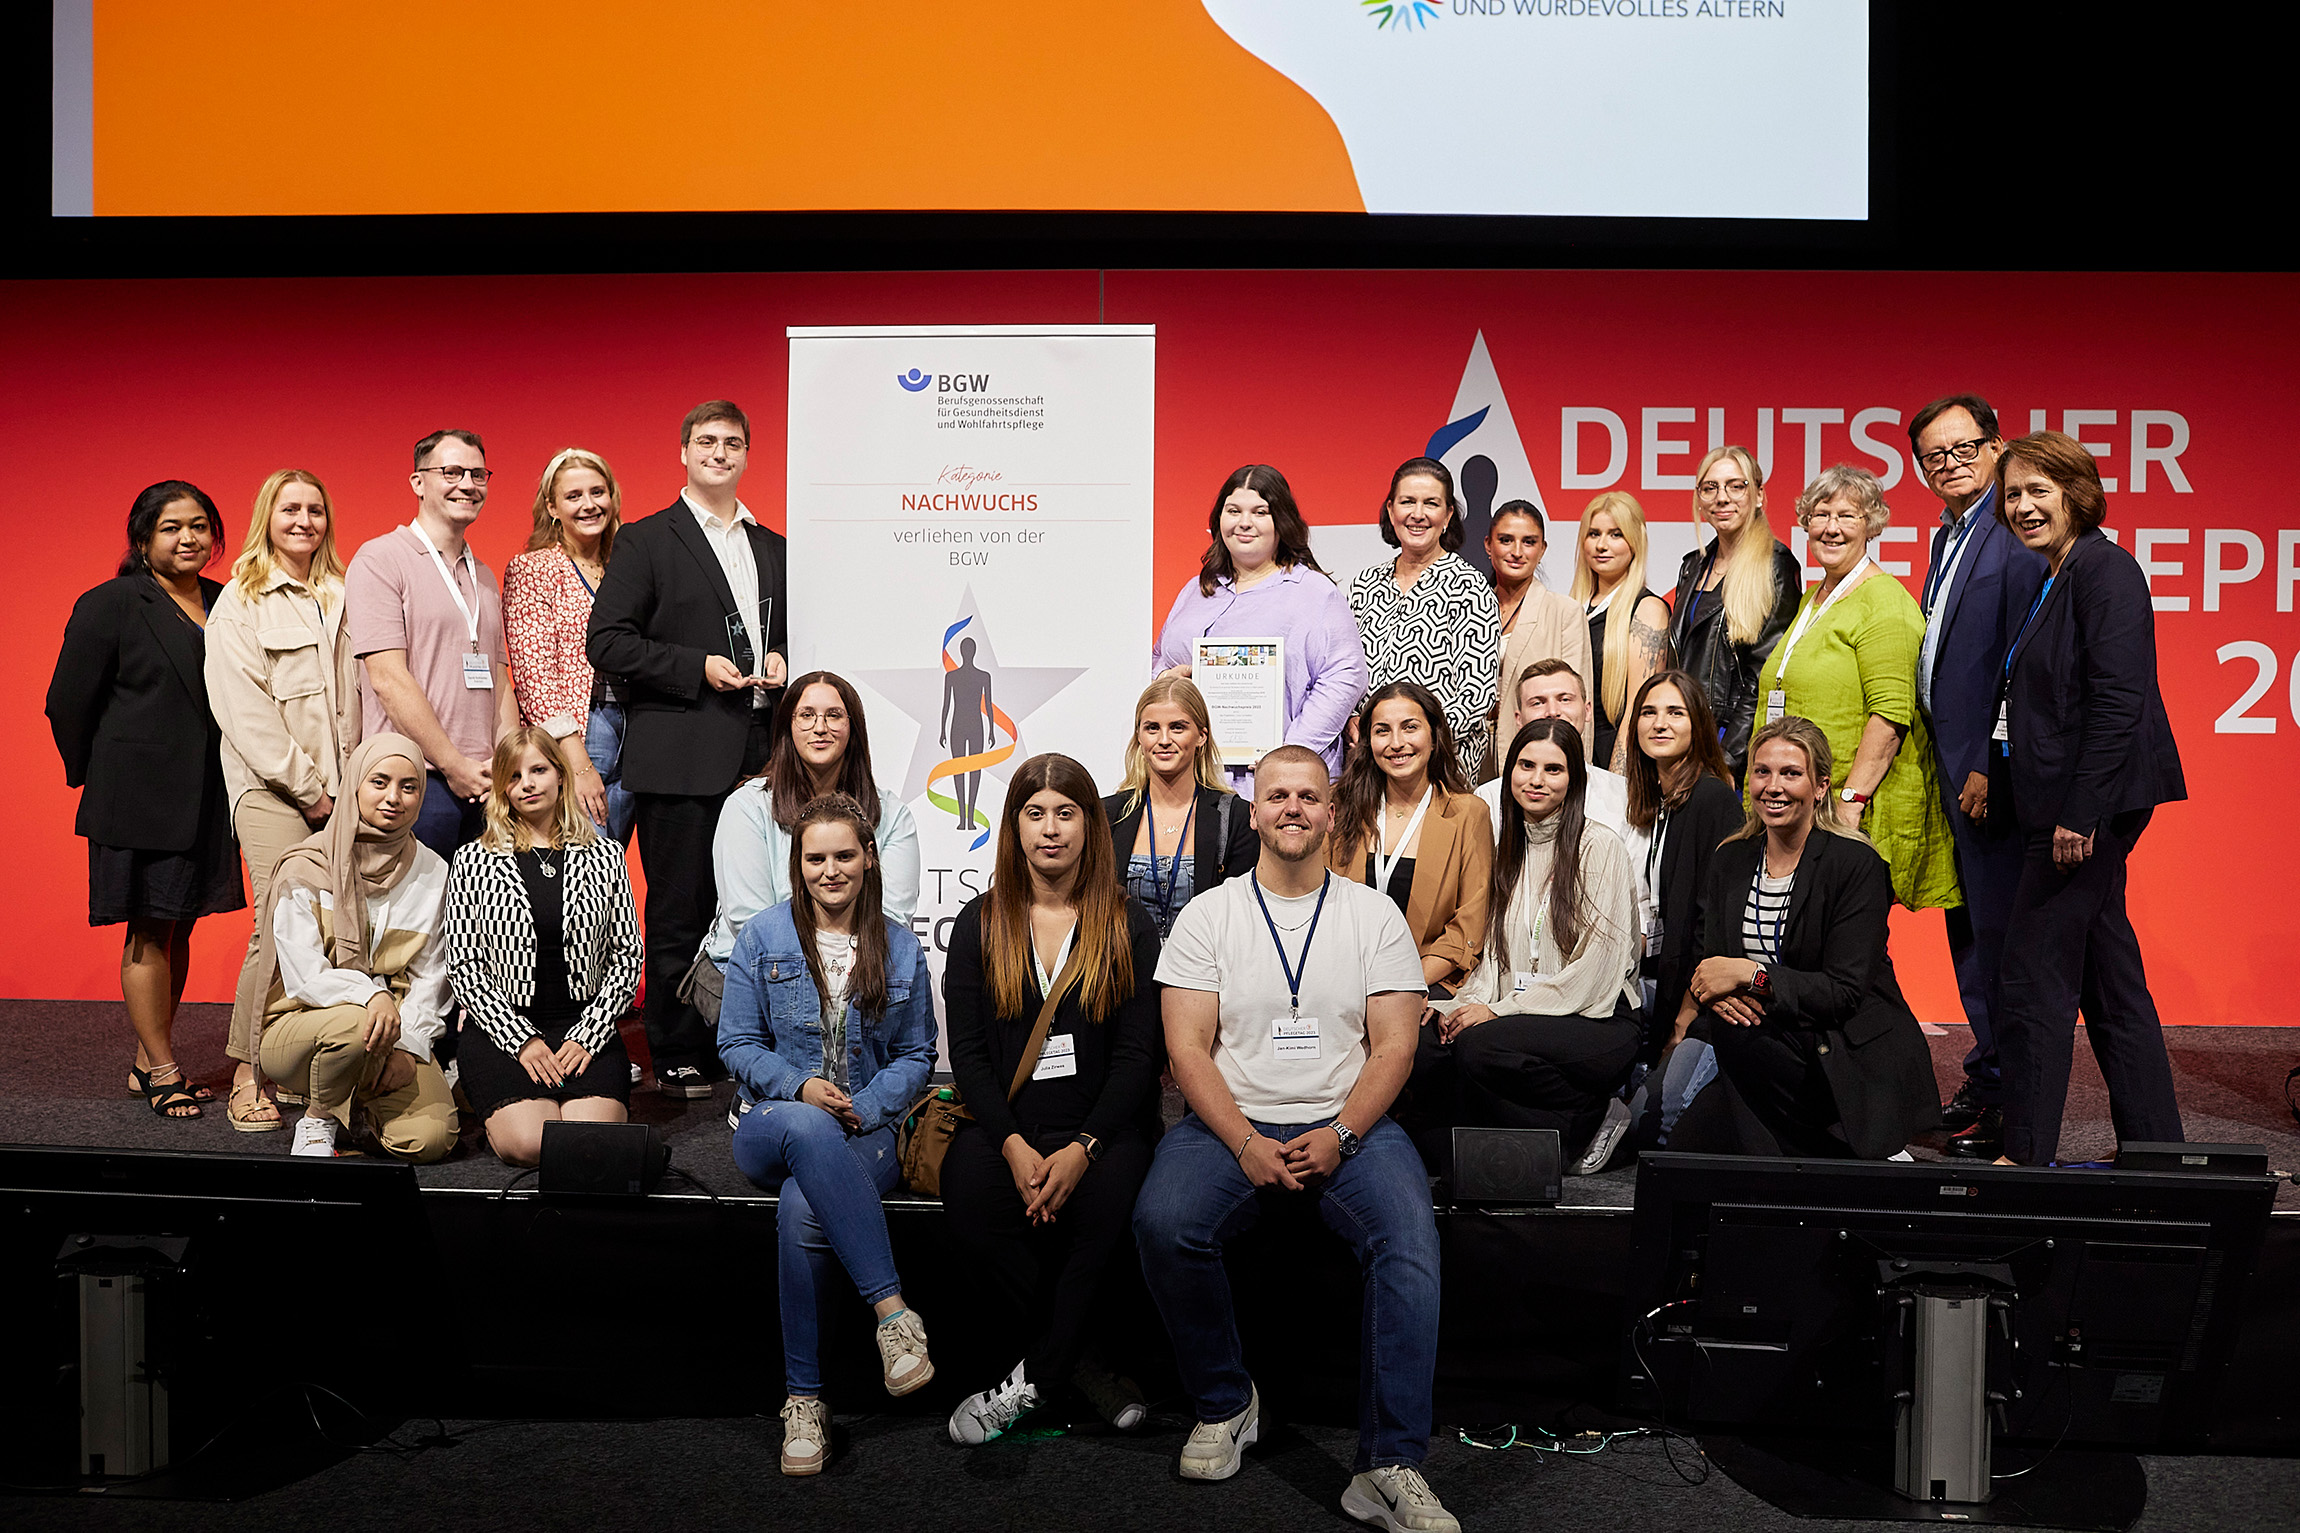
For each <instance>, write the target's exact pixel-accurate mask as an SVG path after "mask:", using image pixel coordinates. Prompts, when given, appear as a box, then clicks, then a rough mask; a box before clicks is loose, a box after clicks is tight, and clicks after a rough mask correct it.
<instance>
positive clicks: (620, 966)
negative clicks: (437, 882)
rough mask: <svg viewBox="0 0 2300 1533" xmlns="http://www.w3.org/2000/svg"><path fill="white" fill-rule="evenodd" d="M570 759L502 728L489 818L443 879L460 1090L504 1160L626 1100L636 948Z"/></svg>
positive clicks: (624, 876) (616, 846)
mask: <svg viewBox="0 0 2300 1533" xmlns="http://www.w3.org/2000/svg"><path fill="white" fill-rule="evenodd" d="M567 767H568V758H567V756H566V753H565V751H564V750H563V749H562V747H561V746H560V744H559V742H558V741H557V740H555V739H553V738H552V736H551V732H550V731H549V730H548V729H546V728H545V727H543V726H542V725H539V724H529V725H526V726H524V727H522V728H519V729H515V730H513V731H512V732H511V733H509V734H507V735H505V736H504V737H503V739H502V740H501V741H500V742H499V743H498V744H497V745H496V747H495V760H494V762H493V764H492V766H491V768H490V771H489V775H490V777H491V778H492V781H493V786H492V787H490V788H489V790H488V794H487V827H486V829H485V830H483V831H481V832H480V835H479V839H478V840H476V841H473V842H471V843H470V844H468V845H466V846H464V847H463V848H462V849H461V850H459V851H458V852H457V853H456V854H455V862H454V865H453V866H452V867H451V868H450V869H449V870H448V876H447V908H446V914H445V916H444V918H443V921H442V926H443V929H444V931H445V933H446V936H447V958H448V964H449V971H448V981H449V984H450V985H451V986H452V987H453V988H454V991H455V998H456V999H457V1000H458V1001H460V1002H462V1004H463V1009H464V1013H465V1015H466V1016H467V1017H468V1018H469V1020H470V1022H471V1026H469V1027H467V1028H465V1029H464V1032H463V1045H462V1051H461V1055H460V1058H461V1062H462V1086H463V1090H464V1094H465V1095H466V1096H467V1097H468V1098H470V1101H471V1105H472V1106H473V1107H475V1108H477V1109H478V1111H479V1114H480V1117H481V1118H482V1119H483V1120H484V1122H485V1123H486V1125H487V1142H488V1144H489V1145H490V1146H491V1147H492V1148H493V1149H494V1151H495V1153H496V1154H497V1155H499V1156H501V1157H502V1158H503V1159H504V1160H506V1161H508V1162H510V1163H511V1164H512V1165H515V1166H532V1165H534V1164H535V1163H536V1162H537V1161H538V1160H540V1159H541V1158H542V1153H543V1125H544V1124H546V1123H549V1122H551V1121H552V1120H553V1119H558V1118H565V1119H568V1120H570V1121H579V1122H587V1123H621V1122H622V1121H623V1120H624V1118H625V1116H626V1115H627V1113H628V1110H629V1105H630V1100H631V1075H630V1070H631V1061H630V1056H629V1055H628V1054H626V1053H625V1052H624V1049H623V1039H622V1036H621V1035H620V1034H619V1033H618V1032H617V1031H616V1028H615V1023H616V1019H617V1018H619V1017H621V1016H622V1015H623V1012H624V1011H625V1010H626V1009H627V1008H628V1007H629V1006H630V1004H631V996H632V994H633V992H635V991H636V990H637V989H638V988H639V971H640V968H641V966H642V963H643V961H644V956H645V949H644V946H643V944H642V943H641V941H640V937H639V918H638V913H637V911H636V909H635V908H634V907H633V904H632V900H631V876H630V873H629V871H628V870H627V869H626V868H625V866H624V863H623V847H622V844H621V843H620V842H618V841H616V840H615V839H614V837H612V836H609V835H605V834H602V833H600V832H599V831H598V830H597V829H596V828H595V827H594V826H593V825H592V823H591V817H590V815H589V814H587V813H586V812H585V811H584V809H583V806H582V804H581V802H580V801H579V799H578V797H577V795H576V793H575V790H574V788H573V785H572V784H571V783H570V781H569V777H568V770H567Z"/></svg>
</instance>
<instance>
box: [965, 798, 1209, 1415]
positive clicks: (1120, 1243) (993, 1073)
mask: <svg viewBox="0 0 2300 1533" xmlns="http://www.w3.org/2000/svg"><path fill="white" fill-rule="evenodd" d="M1108 838H1109V830H1108V827H1107V826H1106V825H1105V824H1104V822H1103V817H1102V811H1101V803H1100V800H1098V799H1097V798H1096V797H1095V794H1094V779H1093V778H1092V777H1089V776H1088V775H1087V773H1086V769H1085V768H1084V767H1082V766H1080V765H1079V764H1078V763H1077V762H1075V761H1073V760H1071V759H1070V758H1069V757H1068V756H1054V755H1047V756H1033V757H1032V758H1031V759H1030V760H1028V761H1026V762H1024V763H1023V764H1022V767H1021V769H1020V770H1019V771H1017V772H1016V773H1015V774H1014V781H1013V783H1012V785H1011V786H1009V787H1008V789H1007V790H1006V807H1005V808H1004V809H1003V810H1001V811H1000V814H999V831H998V863H997V869H996V872H995V873H994V875H993V876H992V878H991V883H990V892H989V893H987V894H984V895H982V896H980V897H978V898H976V899H974V900H972V901H970V902H969V903H968V904H967V906H966V908H965V909H963V910H961V911H960V912H959V913H958V918H957V920H955V921H954V922H953V923H952V924H951V933H950V950H949V954H948V957H947V959H946V961H945V964H944V968H943V992H942V994H943V1011H944V1014H945V1016H946V1017H947V1018H948V1020H949V1023H950V1070H951V1074H952V1076H953V1077H954V1078H955V1079H956V1080H957V1082H958V1089H959V1095H960V1097H961V1099H962V1100H963V1101H964V1102H965V1104H966V1109H967V1112H968V1114H969V1115H970V1117H971V1120H972V1121H970V1122H967V1123H965V1124H962V1125H961V1126H960V1128H959V1130H958V1133H957V1134H956V1135H955V1136H954V1137H953V1138H952V1139H951V1142H950V1148H949V1150H948V1152H947V1153H946V1155H945V1157H944V1160H943V1164H942V1199H943V1206H944V1208H945V1209H946V1210H947V1211H948V1213H949V1215H950V1227H951V1230H952V1232H953V1233H954V1234H955V1235H957V1236H958V1238H959V1241H960V1244H961V1245H962V1246H963V1247H964V1248H965V1249H966V1251H967V1253H968V1254H969V1256H970V1257H971V1259H972V1262H973V1265H974V1266H975V1267H976V1268H977V1270H978V1271H979V1272H980V1274H981V1275H982V1278H983V1280H984V1282H985V1286H986V1287H987V1288H988V1289H989V1290H990V1292H991V1294H992V1295H993V1296H994V1299H995V1301H996V1302H995V1305H994V1309H993V1313H994V1314H996V1313H998V1312H999V1311H1000V1310H1003V1311H1004V1316H1003V1323H1002V1324H1001V1325H1000V1326H999V1331H1001V1332H1003V1333H1005V1334H1007V1335H1010V1336H1011V1337H1012V1338H1013V1341H1014V1348H1013V1352H1010V1353H1008V1354H1007V1355H1009V1356H1011V1355H1014V1353H1016V1352H1018V1353H1020V1355H1021V1360H1020V1361H1019V1362H1017V1363H1016V1364H1015V1365H1014V1368H1013V1370H1012V1371H1011V1372H1010V1373H1008V1374H1007V1376H1006V1377H1005V1378H1004V1379H1002V1380H999V1381H998V1382H996V1383H993V1384H992V1385H990V1387H988V1388H987V1389H984V1390H982V1391H981V1392H980V1393H978V1394H974V1395H970V1396H968V1397H967V1398H966V1399H965V1400H963V1401H961V1402H959V1406H958V1409H957V1410H955V1411H953V1412H952V1413H951V1417H950V1435H951V1439H952V1440H953V1441H954V1442H960V1443H965V1444H969V1445H972V1444H976V1443H982V1442H987V1441H989V1440H990V1439H991V1438H993V1437H996V1436H997V1435H999V1433H1001V1432H1003V1431H1005V1430H1006V1429H1007V1428H1008V1427H1010V1426H1012V1425H1013V1424H1014V1423H1015V1421H1016V1420H1017V1419H1019V1418H1020V1417H1021V1415H1022V1413H1023V1412H1025V1411H1027V1410H1029V1409H1031V1408H1032V1407H1033V1406H1036V1405H1040V1404H1044V1403H1047V1402H1048V1401H1050V1400H1053V1399H1056V1398H1059V1397H1060V1396H1062V1395H1064V1394H1066V1393H1067V1392H1068V1390H1069V1389H1070V1388H1071V1386H1072V1385H1074V1384H1075V1385H1077V1386H1078V1387H1079V1388H1080V1390H1081V1391H1082V1392H1083V1393H1084V1394H1085V1395H1086V1396H1087V1398H1088V1399H1089V1400H1090V1401H1091V1402H1092V1403H1093V1405H1094V1407H1095V1408H1096V1409H1097V1410H1098V1411H1099V1412H1100V1413H1101V1414H1102V1416H1103V1417H1104V1418H1105V1419H1106V1420H1108V1421H1109V1422H1110V1423H1111V1424H1112V1425H1113V1426H1117V1427H1121V1428H1124V1427H1130V1426H1134V1425H1137V1424H1139V1423H1140V1421H1141V1419H1142V1417H1143V1415H1144V1413H1145V1410H1146V1407H1145V1406H1144V1404H1143V1402H1142V1398H1141V1394H1140V1391H1138V1390H1136V1389H1134V1388H1133V1387H1132V1386H1131V1385H1129V1384H1126V1383H1125V1381H1123V1380H1119V1379H1114V1378H1112V1377H1111V1376H1110V1375H1109V1374H1108V1373H1107V1372H1106V1371H1105V1370H1103V1369H1102V1368H1101V1367H1100V1366H1099V1365H1098V1364H1095V1363H1093V1362H1091V1361H1090V1360H1089V1357H1088V1352H1089V1348H1090V1346H1091V1330H1092V1327H1091V1321H1092V1319H1093V1307H1094V1300H1095V1296H1096V1292H1097V1290H1098V1289H1099V1288H1100V1286H1101V1281H1102V1275H1103V1273H1104V1272H1105V1271H1106V1270H1107V1269H1108V1267H1109V1266H1110V1264H1111V1262H1112V1261H1113V1260H1114V1259H1115V1258H1116V1257H1117V1256H1118V1254H1119V1252H1121V1251H1122V1250H1130V1247H1131V1238H1132V1237H1131V1220H1132V1218H1133V1211H1134V1195H1135V1194H1136V1193H1137V1192H1139V1191H1140V1190H1141V1187H1142V1179H1143V1177H1144V1176H1145V1175H1147V1174H1148V1173H1149V1170H1150V1148H1151V1144H1152V1142H1153V1141H1154V1140H1155V1139H1156V1138H1157V1136H1158V1128H1159V1123H1158V1072H1159V1070H1160V1069H1161V1068H1162V1067H1163V1065H1164V1063H1165V1056H1166V1050H1165V1043H1164V1030H1163V1026H1162V1024H1161V1022H1160V1019H1159V1011H1158V987H1157V985H1156V983H1155V982H1154V981H1153V976H1154V975H1155V973H1156V972H1157V968H1158V950H1159V946H1160V939H1159V936H1158V928H1157V926H1156V924H1155V922H1154V921H1153V920H1152V918H1151V915H1150V913H1149V912H1148V911H1147V910H1144V909H1143V908H1142V905H1141V903H1140V902H1139V901H1137V900H1134V899H1130V898H1129V897H1127V895H1126V893H1125V892H1124V890H1122V889H1121V888H1120V887H1119V884H1118V878H1117V875H1116V873H1115V872H1114V871H1113V870H1112V868H1111V863H1110V843H1109V839H1108ZM1049 994H1053V995H1056V996H1059V997H1060V1000H1059V1001H1057V1002H1056V1004H1055V1007H1054V1011H1053V1015H1052V1017H1051V1019H1050V1020H1049V1022H1048V1024H1047V1029H1046V1036H1045V1042H1044V1044H1043V1046H1042V1047H1041V1048H1040V1050H1039V1053H1038V1057H1037V1060H1036V1061H1035V1064H1034V1066H1033V1068H1032V1069H1030V1070H1029V1071H1027V1072H1025V1071H1024V1070H1023V1066H1024V1065H1025V1064H1031V1063H1032V1061H1031V1060H1030V1059H1029V1058H1028V1054H1029V1047H1030V1040H1031V1037H1032V1035H1033V1033H1034V1032H1035V1031H1036V1030H1037V1025H1038V1019H1039V1015H1040V1013H1041V1011H1042V1009H1043V1007H1044V1003H1045V1000H1046V997H1047V996H1048V995H1049ZM1018 1075H1020V1076H1022V1077H1023V1078H1022V1079H1021V1080H1020V1081H1019V1082H1018V1081H1017V1079H1016V1077H1017V1076H1018Z"/></svg>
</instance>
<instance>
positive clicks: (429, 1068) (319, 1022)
mask: <svg viewBox="0 0 2300 1533" xmlns="http://www.w3.org/2000/svg"><path fill="white" fill-rule="evenodd" d="M367 1022H368V1018H367V1008H366V1007H364V1006H327V1007H322V1008H320V1009H318V1010H316V1011H308V1010H307V1011H291V1012H289V1013H288V1014H287V1015H286V1016H283V1017H274V1018H272V1019H271V1021H270V1022H269V1023H267V1024H266V1025H265V1027H264V1034H263V1072H264V1074H266V1075H268V1076H270V1077H271V1078H272V1079H273V1080H275V1081H278V1082H279V1083H280V1085H282V1086H283V1087H285V1088H286V1089H288V1090H289V1091H300V1092H302V1093H304V1099H305V1102H306V1103H307V1104H308V1105H307V1109H306V1110H307V1111H308V1112H314V1113H320V1114H323V1115H325V1116H327V1117H331V1118H333V1119H335V1120H336V1122H338V1123H340V1124H342V1125H343V1126H344V1127H345V1128H347V1129H348V1128H350V1127H351V1117H352V1109H353V1108H354V1107H355V1106H357V1105H360V1104H363V1103H364V1104H365V1105H366V1107H367V1110H368V1114H369V1116H370V1117H371V1118H373V1119H374V1121H375V1134H376V1138H378V1139H379V1140H381V1141H382V1142H383V1147H384V1149H385V1150H387V1151H388V1152H390V1153H391V1154H392V1155H394V1156H396V1157H398V1158H399V1159H401V1160H412V1161H414V1162H416V1163H417V1164H418V1165H426V1164H429V1163H430V1162H432V1161H435V1160H440V1159H443V1158H445V1156H446V1155H447V1152H448V1151H450V1150H452V1149H454V1148H455V1133H456V1128H457V1119H456V1115H455V1096H454V1093H453V1092H452V1091H450V1090H449V1088H448V1085H447V1077H446V1076H445V1075H443V1074H441V1073H440V1069H439V1066H438V1065H437V1064H435V1063H433V1062H432V1061H431V1060H428V1059H418V1060H416V1061H415V1079H414V1080H412V1081H410V1082H408V1083H407V1084H406V1085H404V1086H402V1087H400V1088H399V1089H398V1090H397V1091H386V1092H380V1093H379V1092H376V1091H374V1090H372V1089H371V1085H370V1083H371V1082H372V1081H373V1079H374V1077H375V1075H376V1073H377V1071H378V1070H380V1069H381V1068H382V1061H381V1060H380V1059H378V1058H375V1057H373V1056H370V1055H369V1053H368V1052H367V1043H366V1038H367Z"/></svg>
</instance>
